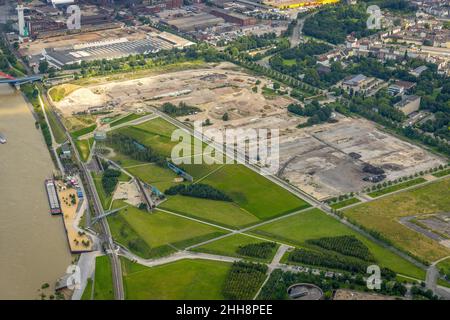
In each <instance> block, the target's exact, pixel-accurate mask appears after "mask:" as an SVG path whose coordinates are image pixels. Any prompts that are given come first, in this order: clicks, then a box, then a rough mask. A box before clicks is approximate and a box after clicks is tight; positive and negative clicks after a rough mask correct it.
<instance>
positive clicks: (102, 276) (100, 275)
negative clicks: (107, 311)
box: [94, 256, 114, 300]
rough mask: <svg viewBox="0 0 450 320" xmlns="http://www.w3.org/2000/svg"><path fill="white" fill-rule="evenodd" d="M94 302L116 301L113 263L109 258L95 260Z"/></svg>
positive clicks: (102, 257)
mask: <svg viewBox="0 0 450 320" xmlns="http://www.w3.org/2000/svg"><path fill="white" fill-rule="evenodd" d="M94 300H114V289H113V279H112V271H111V263H110V261H109V257H108V256H101V257H97V258H96V259H95V279H94Z"/></svg>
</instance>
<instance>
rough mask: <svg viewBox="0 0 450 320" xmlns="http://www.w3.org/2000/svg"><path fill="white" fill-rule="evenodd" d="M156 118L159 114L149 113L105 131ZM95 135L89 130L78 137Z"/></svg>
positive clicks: (84, 137) (85, 137)
mask: <svg viewBox="0 0 450 320" xmlns="http://www.w3.org/2000/svg"><path fill="white" fill-rule="evenodd" d="M126 116H128V115H126ZM126 116H124V117H126ZM155 118H158V116H157V115H154V114H148V115H145V116H142V117H140V118H138V119H134V120H130V121H128V122H125V123H121V124H119V125H117V126H114V127H108V128H106V129H104V131H105V132H109V131H112V130H116V129H119V128H123V127H128V126H136V125H139V124H141V123H144V122H147V121H150V120H153V119H155ZM117 120H120V119H117ZM93 136H94V132H89V133H86V134H85V135H82V136H80V137H78V139H80V140H84V139H89V138H92V137H93Z"/></svg>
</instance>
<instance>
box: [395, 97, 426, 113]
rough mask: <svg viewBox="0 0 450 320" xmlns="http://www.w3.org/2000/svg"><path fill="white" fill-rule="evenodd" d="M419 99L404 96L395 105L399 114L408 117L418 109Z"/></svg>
mask: <svg viewBox="0 0 450 320" xmlns="http://www.w3.org/2000/svg"><path fill="white" fill-rule="evenodd" d="M420 100H421V99H420V97H418V96H415V95H412V96H404V97H403V100H402V101H400V102H399V103H397V104H396V105H395V107H396V108H398V109H399V110H400V111H401V112H403V113H404V114H405V115H410V114H411V113H413V112H415V111H418V110H419V108H420Z"/></svg>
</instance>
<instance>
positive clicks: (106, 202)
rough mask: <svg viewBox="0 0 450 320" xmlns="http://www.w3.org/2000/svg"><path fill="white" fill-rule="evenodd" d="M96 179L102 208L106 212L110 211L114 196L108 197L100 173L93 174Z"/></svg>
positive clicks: (96, 187)
mask: <svg viewBox="0 0 450 320" xmlns="http://www.w3.org/2000/svg"><path fill="white" fill-rule="evenodd" d="M91 174H92V178H93V179H94V184H95V189H97V193H98V197H99V198H100V202H101V203H102V207H103V209H105V210H108V209H109V206H110V205H111V200H112V195H107V194H106V192H105V190H104V189H103V185H102V175H101V174H100V173H95V172H91Z"/></svg>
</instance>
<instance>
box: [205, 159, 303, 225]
mask: <svg viewBox="0 0 450 320" xmlns="http://www.w3.org/2000/svg"><path fill="white" fill-rule="evenodd" d="M202 183H205V184H209V185H211V186H213V187H215V188H217V189H219V190H221V191H223V192H225V193H226V194H227V195H229V196H230V197H231V198H232V199H233V201H234V202H236V203H237V204H238V205H239V206H240V207H241V208H243V209H245V210H247V211H248V212H250V213H252V214H254V215H255V216H257V217H258V218H259V219H261V220H265V219H269V218H273V217H276V216H280V215H283V214H286V213H289V212H292V211H296V210H300V209H304V208H307V207H309V204H308V203H306V202H304V201H303V200H301V199H299V198H297V197H296V196H294V195H292V194H291V193H289V192H288V191H286V190H285V189H283V188H282V187H280V186H278V185H276V184H275V183H273V182H271V181H270V180H268V179H266V178H265V177H263V176H262V175H260V174H258V173H256V172H254V171H252V170H250V169H248V168H247V167H245V166H244V165H240V164H236V165H225V166H223V167H222V168H221V169H220V170H217V171H216V172H214V173H213V174H211V175H210V176H208V177H207V178H206V179H204V180H202Z"/></svg>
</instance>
